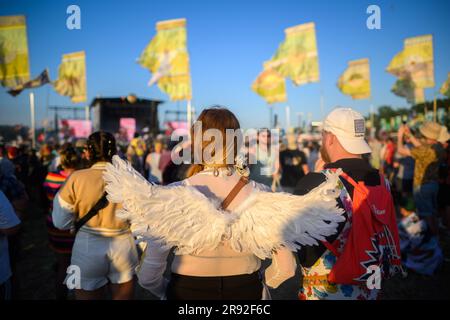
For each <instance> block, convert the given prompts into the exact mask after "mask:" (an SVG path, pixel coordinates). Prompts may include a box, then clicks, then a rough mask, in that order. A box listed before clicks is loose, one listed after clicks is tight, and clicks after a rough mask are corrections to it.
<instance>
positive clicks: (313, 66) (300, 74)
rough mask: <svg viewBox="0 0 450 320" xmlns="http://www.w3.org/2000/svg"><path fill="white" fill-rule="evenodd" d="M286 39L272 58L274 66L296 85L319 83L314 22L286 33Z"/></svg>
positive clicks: (295, 27)
mask: <svg viewBox="0 0 450 320" xmlns="http://www.w3.org/2000/svg"><path fill="white" fill-rule="evenodd" d="M284 32H285V34H286V39H285V40H284V42H283V43H282V44H280V46H279V47H278V50H277V52H276V53H275V55H274V56H273V58H272V60H271V61H272V66H273V68H274V69H275V70H277V71H278V72H279V73H280V74H281V75H282V76H284V77H287V78H289V79H291V80H292V81H293V82H294V84H295V85H297V86H298V85H302V84H305V83H309V82H318V81H319V58H318V54H317V42H316V31H315V25H314V23H313V22H310V23H305V24H301V25H298V26H294V27H291V28H287V29H286V30H285V31H284Z"/></svg>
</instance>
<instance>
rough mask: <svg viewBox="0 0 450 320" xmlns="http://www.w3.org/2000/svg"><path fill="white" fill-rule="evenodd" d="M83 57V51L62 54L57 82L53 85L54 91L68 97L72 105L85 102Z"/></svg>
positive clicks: (84, 63) (84, 65)
mask: <svg viewBox="0 0 450 320" xmlns="http://www.w3.org/2000/svg"><path fill="white" fill-rule="evenodd" d="M85 57H86V56H85V53H84V51H78V52H73V53H68V54H64V55H63V57H62V63H61V64H60V66H59V70H58V80H56V81H55V82H54V83H53V87H54V89H55V91H56V92H58V93H59V94H60V95H63V96H69V97H70V98H71V100H72V102H73V103H79V102H85V101H86V100H87V93H86V62H85Z"/></svg>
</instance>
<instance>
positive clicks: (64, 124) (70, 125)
mask: <svg viewBox="0 0 450 320" xmlns="http://www.w3.org/2000/svg"><path fill="white" fill-rule="evenodd" d="M59 129H60V132H61V134H62V135H63V136H64V137H75V138H87V137H88V136H89V135H90V134H91V133H92V123H91V121H90V120H77V119H63V120H60V122H59Z"/></svg>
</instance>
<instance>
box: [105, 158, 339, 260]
mask: <svg viewBox="0 0 450 320" xmlns="http://www.w3.org/2000/svg"><path fill="white" fill-rule="evenodd" d="M103 177H104V180H105V183H106V191H107V193H108V200H110V201H111V202H114V203H121V204H122V209H121V210H118V212H117V216H118V217H119V218H122V219H127V220H128V221H130V223H131V230H132V232H133V234H134V235H135V236H137V237H138V238H140V239H142V240H149V239H151V240H152V241H155V240H156V241H158V242H160V243H161V244H163V245H166V246H167V247H176V248H177V254H192V253H196V252H200V251H203V250H212V249H215V248H216V247H217V246H218V245H219V244H220V243H221V242H222V241H223V240H228V241H229V242H230V244H231V246H232V248H233V249H234V250H236V251H239V252H242V251H249V252H252V253H254V254H255V255H256V256H258V257H259V258H261V259H265V258H269V257H271V253H272V251H273V249H277V248H279V247H280V246H286V247H288V248H289V249H291V250H297V249H298V248H299V247H300V245H314V244H317V241H316V239H317V240H323V239H324V237H326V236H329V235H331V234H333V233H335V232H336V229H337V224H338V222H340V221H343V220H344V218H343V217H342V216H341V213H342V210H340V209H338V208H337V206H336V205H337V203H336V197H337V196H338V194H337V192H338V191H337V189H336V186H337V179H338V172H337V173H330V174H328V175H327V181H326V182H324V183H323V184H322V185H320V186H319V187H317V188H315V189H314V190H312V191H311V192H310V193H308V194H307V195H305V196H294V195H290V194H286V193H272V192H266V191H262V190H255V191H254V193H253V194H252V195H251V196H250V197H249V198H248V199H247V200H246V201H245V202H244V203H243V204H242V205H241V206H239V207H238V209H237V210H234V212H232V213H230V212H223V211H222V210H220V209H218V208H219V205H220V203H219V202H218V201H212V200H210V199H208V198H206V197H205V196H204V195H203V194H202V193H200V192H199V191H198V190H197V189H195V188H194V187H191V186H183V185H180V186H158V185H152V184H150V183H149V182H147V181H146V180H145V179H144V178H143V177H142V176H141V175H140V174H139V173H137V172H136V171H135V170H134V169H133V168H132V167H131V165H130V164H129V163H127V162H125V161H124V160H121V159H120V158H119V157H117V156H114V157H113V163H112V164H108V165H107V167H106V171H105V173H104V175H103Z"/></svg>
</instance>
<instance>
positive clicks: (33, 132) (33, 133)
mask: <svg viewBox="0 0 450 320" xmlns="http://www.w3.org/2000/svg"><path fill="white" fill-rule="evenodd" d="M30 115H31V147H32V148H33V149H35V148H36V123H35V114H34V93H33V92H30Z"/></svg>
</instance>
